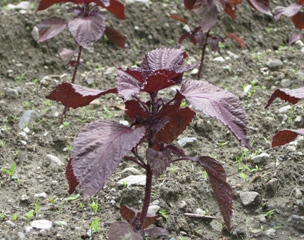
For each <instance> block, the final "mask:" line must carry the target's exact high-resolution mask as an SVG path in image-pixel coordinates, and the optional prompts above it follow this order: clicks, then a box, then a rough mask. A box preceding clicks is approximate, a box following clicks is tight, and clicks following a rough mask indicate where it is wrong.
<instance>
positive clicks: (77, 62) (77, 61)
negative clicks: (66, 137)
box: [58, 46, 82, 125]
mask: <svg viewBox="0 0 304 240" xmlns="http://www.w3.org/2000/svg"><path fill="white" fill-rule="evenodd" d="M81 52H82V47H81V46H79V50H78V56H77V60H76V63H75V67H74V72H73V77H72V81H71V83H74V82H75V79H76V74H77V70H78V67H79V64H80V56H81ZM68 109H69V108H68V107H67V106H64V109H63V111H62V113H61V116H60V119H59V122H58V125H61V124H62V122H63V117H64V116H65V114H66V112H67V111H68Z"/></svg>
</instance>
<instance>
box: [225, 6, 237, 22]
mask: <svg viewBox="0 0 304 240" xmlns="http://www.w3.org/2000/svg"><path fill="white" fill-rule="evenodd" d="M225 12H226V13H227V14H228V15H229V16H230V17H231V18H233V19H234V18H236V14H235V12H236V8H232V6H231V4H230V3H225Z"/></svg>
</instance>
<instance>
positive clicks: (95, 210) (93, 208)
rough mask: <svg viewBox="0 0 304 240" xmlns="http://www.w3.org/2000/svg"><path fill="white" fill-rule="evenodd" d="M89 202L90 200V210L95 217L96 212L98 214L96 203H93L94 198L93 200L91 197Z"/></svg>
mask: <svg viewBox="0 0 304 240" xmlns="http://www.w3.org/2000/svg"><path fill="white" fill-rule="evenodd" d="M91 200H92V202H91V204H90V206H91V208H92V210H93V212H94V214H95V215H96V214H97V212H98V203H96V202H95V201H94V198H93V197H92V198H91Z"/></svg>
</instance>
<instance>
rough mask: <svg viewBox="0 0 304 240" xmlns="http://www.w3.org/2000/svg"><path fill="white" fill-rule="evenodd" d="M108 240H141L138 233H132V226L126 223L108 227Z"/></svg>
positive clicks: (113, 224) (117, 223)
mask: <svg viewBox="0 0 304 240" xmlns="http://www.w3.org/2000/svg"><path fill="white" fill-rule="evenodd" d="M108 238H109V240H127V239H130V240H131V239H132V240H142V239H143V237H142V236H141V234H140V233H136V232H134V230H133V228H132V226H131V225H130V224H128V223H126V222H114V223H112V224H111V225H110V229H109V234H108Z"/></svg>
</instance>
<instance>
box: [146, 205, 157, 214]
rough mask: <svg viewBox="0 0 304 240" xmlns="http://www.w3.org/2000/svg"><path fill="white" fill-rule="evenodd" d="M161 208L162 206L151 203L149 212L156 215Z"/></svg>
mask: <svg viewBox="0 0 304 240" xmlns="http://www.w3.org/2000/svg"><path fill="white" fill-rule="evenodd" d="M159 209H160V206H157V205H150V206H149V208H148V213H149V214H152V215H156V213H157V212H158V210H159Z"/></svg>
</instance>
